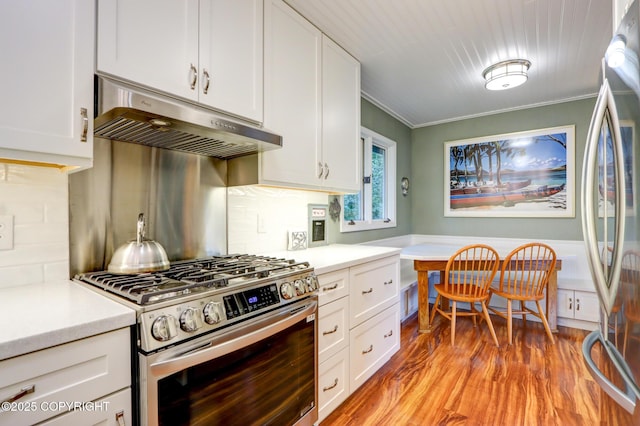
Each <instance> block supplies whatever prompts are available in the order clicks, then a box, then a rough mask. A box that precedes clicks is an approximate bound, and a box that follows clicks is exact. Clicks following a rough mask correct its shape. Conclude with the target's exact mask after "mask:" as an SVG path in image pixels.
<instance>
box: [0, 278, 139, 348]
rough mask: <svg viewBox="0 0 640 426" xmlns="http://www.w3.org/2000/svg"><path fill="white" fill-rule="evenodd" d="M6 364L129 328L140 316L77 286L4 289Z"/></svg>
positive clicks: (0, 323) (0, 325)
mask: <svg viewBox="0 0 640 426" xmlns="http://www.w3.org/2000/svg"><path fill="white" fill-rule="evenodd" d="M0 306H2V310H0V330H2V331H1V332H0V360H3V359H6V358H11V357H14V356H18V355H23V354H26V353H29V352H33V351H37V350H40V349H45V348H48V347H51V346H55V345H60V344H63V343H68V342H71V341H74V340H78V339H82V338H85V337H89V336H93V335H95V334H100V333H105V332H108V331H112V330H116V329H118V328H122V327H127V326H129V325H131V324H134V323H135V321H136V317H135V312H134V311H133V310H131V309H129V308H127V307H125V306H123V305H121V304H119V303H117V302H114V301H112V300H109V299H107V298H106V297H104V296H101V295H99V294H97V293H95V292H93V291H91V290H89V289H86V288H84V287H82V286H81V285H79V284H76V283H74V282H72V281H66V280H65V281H59V282H49V283H46V284H33V285H23V286H15V287H8V288H3V289H0Z"/></svg>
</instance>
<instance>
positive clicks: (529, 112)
mask: <svg viewBox="0 0 640 426" xmlns="http://www.w3.org/2000/svg"><path fill="white" fill-rule="evenodd" d="M594 105H595V98H590V99H585V100H580V101H573V102H566V103H561V104H554V105H549V106H542V107H537V108H530V109H526V110H519V111H512V112H507V113H501V114H495V115H490V116H485V117H479V118H472V119H467V120H460V121H456V122H451V123H445V124H439V125H434V126H428V127H423V128H418V129H414V130H413V131H412V143H411V193H410V197H411V198H412V200H411V233H414V234H442V235H471V236H492V237H512V238H538V239H560V240H581V239H582V226H581V221H580V202H581V194H580V178H581V175H582V157H583V154H584V146H585V141H586V138H587V132H588V126H589V122H590V120H591V114H592V112H593V107H594ZM564 125H575V137H576V140H575V176H574V178H575V183H576V194H575V198H574V199H575V217H572V218H490V217H481V218H466V217H465V218H461V217H444V208H443V199H444V143H445V142H447V141H455V140H460V139H468V138H474V137H480V136H488V135H496V134H502V133H512V132H519V131H524V130H534V129H542V128H547V127H556V126H564Z"/></svg>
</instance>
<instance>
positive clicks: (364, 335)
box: [349, 303, 400, 393]
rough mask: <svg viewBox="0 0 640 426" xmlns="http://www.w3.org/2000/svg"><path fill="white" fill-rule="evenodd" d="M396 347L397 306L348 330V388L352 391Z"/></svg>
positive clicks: (386, 359)
mask: <svg viewBox="0 0 640 426" xmlns="http://www.w3.org/2000/svg"><path fill="white" fill-rule="evenodd" d="M398 349H400V307H399V303H396V304H395V305H393V306H391V307H390V308H388V309H386V310H385V311H383V312H382V313H380V314H378V315H376V316H375V317H373V318H371V319H370V320H368V321H366V322H364V323H362V324H360V325H359V326H358V327H356V328H355V329H353V330H351V335H350V339H349V365H350V375H349V389H350V391H351V392H352V393H353V392H354V391H355V390H356V389H357V388H358V387H360V386H361V385H362V384H363V383H364V382H365V381H366V380H367V379H368V378H369V377H371V376H372V375H373V373H375V372H376V371H377V370H378V369H379V368H380V367H382V366H383V365H384V364H385V363H386V362H387V361H388V360H389V359H390V358H391V355H393V354H394V353H396V352H397V351H398Z"/></svg>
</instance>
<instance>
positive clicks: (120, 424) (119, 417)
mask: <svg viewBox="0 0 640 426" xmlns="http://www.w3.org/2000/svg"><path fill="white" fill-rule="evenodd" d="M116 423H118V426H125V424H126V423H125V422H124V411H118V412H117V413H116Z"/></svg>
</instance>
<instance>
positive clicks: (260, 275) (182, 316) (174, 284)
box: [75, 254, 318, 353]
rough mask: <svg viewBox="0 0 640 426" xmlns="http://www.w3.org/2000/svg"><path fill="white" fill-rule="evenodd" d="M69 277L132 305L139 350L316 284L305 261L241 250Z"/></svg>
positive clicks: (235, 318) (255, 311)
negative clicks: (147, 268)
mask: <svg viewBox="0 0 640 426" xmlns="http://www.w3.org/2000/svg"><path fill="white" fill-rule="evenodd" d="M75 280H76V281H78V282H79V283H81V284H82V285H84V286H86V287H89V288H91V289H92V290H94V291H97V292H99V293H101V294H104V295H105V296H107V297H109V298H111V299H113V300H116V301H118V302H121V303H123V304H125V305H127V306H129V307H131V308H133V309H135V310H136V312H137V313H138V315H137V321H138V325H139V326H138V331H137V333H138V335H137V339H136V340H137V341H138V345H139V349H140V350H141V351H142V352H144V353H151V352H153V351H157V350H161V349H163V348H164V347H167V346H171V345H175V344H178V343H180V342H183V341H187V340H190V339H194V338H195V337H198V336H201V335H204V334H208V333H211V332H214V331H217V330H221V329H223V328H226V327H229V326H232V325H234V324H239V323H241V322H244V321H250V320H253V319H256V318H259V317H261V316H262V315H267V314H269V313H270V312H272V311H274V310H277V309H279V308H281V307H283V308H284V307H286V306H287V305H289V304H291V303H294V302H298V301H302V300H306V299H307V298H310V297H314V296H315V295H316V294H317V290H318V280H317V278H316V276H315V274H314V273H313V268H312V267H311V266H310V265H309V263H307V262H296V261H294V260H289V259H281V258H275V257H267V256H255V255H246V254H239V255H238V254H235V255H225V256H212V257H205V258H201V259H195V260H186V261H179V262H172V263H171V267H170V268H169V269H168V270H166V271H161V272H153V273H143V274H114V273H111V272H107V271H100V272H87V273H84V274H79V275H76V277H75Z"/></svg>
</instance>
